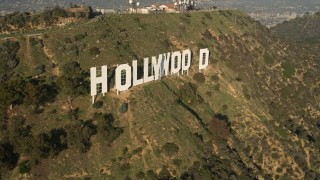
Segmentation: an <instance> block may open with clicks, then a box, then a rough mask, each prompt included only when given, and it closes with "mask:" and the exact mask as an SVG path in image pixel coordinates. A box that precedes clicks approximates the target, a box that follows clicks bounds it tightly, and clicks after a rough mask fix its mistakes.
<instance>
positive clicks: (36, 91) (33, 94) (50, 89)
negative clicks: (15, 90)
mask: <svg viewBox="0 0 320 180" xmlns="http://www.w3.org/2000/svg"><path fill="white" fill-rule="evenodd" d="M23 94H24V97H25V99H24V100H25V102H26V103H27V104H29V105H36V106H38V105H43V104H45V103H47V102H52V101H53V100H54V99H55V97H56V95H57V94H58V90H57V87H56V85H55V84H53V83H51V84H48V83H45V81H44V80H38V79H30V80H29V81H28V82H27V83H26V84H25V87H24V91H23Z"/></svg>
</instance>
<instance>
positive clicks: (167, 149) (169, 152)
mask: <svg viewBox="0 0 320 180" xmlns="http://www.w3.org/2000/svg"><path fill="white" fill-rule="evenodd" d="M162 150H163V153H164V154H165V155H166V156H173V155H175V154H177V153H178V152H179V147H178V146H177V145H176V144H174V143H166V144H165V145H163V146H162Z"/></svg>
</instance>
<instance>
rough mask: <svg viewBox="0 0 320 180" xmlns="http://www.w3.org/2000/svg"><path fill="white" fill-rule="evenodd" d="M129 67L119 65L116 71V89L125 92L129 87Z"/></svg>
mask: <svg viewBox="0 0 320 180" xmlns="http://www.w3.org/2000/svg"><path fill="white" fill-rule="evenodd" d="M131 75H132V74H131V67H130V66H129V65H128V64H121V65H119V66H118V67H117V69H116V89H117V90H118V91H120V92H121V91H126V90H128V89H129V87H130V86H131V79H132V78H131Z"/></svg>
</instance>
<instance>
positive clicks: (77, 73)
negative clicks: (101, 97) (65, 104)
mask: <svg viewBox="0 0 320 180" xmlns="http://www.w3.org/2000/svg"><path fill="white" fill-rule="evenodd" d="M62 71H63V75H62V76H61V77H59V79H58V81H57V84H58V86H59V88H60V89H61V90H62V91H63V92H64V93H65V94H67V96H68V101H69V103H70V104H71V102H72V101H73V99H74V98H76V97H78V96H80V95H85V94H87V93H89V81H88V80H87V77H88V76H89V75H88V73H87V72H85V71H84V70H83V69H82V68H81V67H80V64H79V63H78V62H75V61H72V62H69V63H66V64H65V65H63V66H62Z"/></svg>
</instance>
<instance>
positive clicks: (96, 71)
mask: <svg viewBox="0 0 320 180" xmlns="http://www.w3.org/2000/svg"><path fill="white" fill-rule="evenodd" d="M209 55H210V52H209V50H208V49H207V48H206V49H200V52H199V56H200V57H199V72H201V71H202V70H204V69H206V67H207V66H208V64H209ZM191 56H192V53H191V50H190V49H187V50H183V51H182V52H181V51H175V52H171V53H170V52H168V53H164V54H159V55H158V57H156V56H152V57H151V61H149V58H144V62H143V77H142V78H140V79H139V78H138V61H137V60H133V61H132V66H130V65H129V64H120V65H117V68H116V70H115V89H116V90H117V95H119V93H120V92H122V91H127V90H128V89H129V88H130V87H134V86H138V85H141V84H144V83H147V82H151V81H155V80H160V79H161V78H162V77H164V76H167V75H169V74H177V75H179V74H180V73H181V74H182V75H183V74H184V73H186V74H189V69H190V67H191V59H192V57H191ZM90 79H91V96H92V103H94V101H95V97H96V96H97V95H98V94H103V96H104V95H105V93H107V92H108V66H106V65H104V66H101V67H99V68H97V67H92V68H90Z"/></svg>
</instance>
